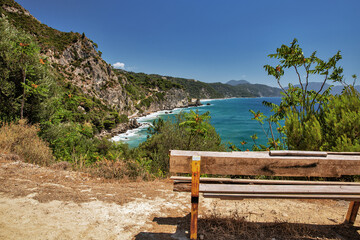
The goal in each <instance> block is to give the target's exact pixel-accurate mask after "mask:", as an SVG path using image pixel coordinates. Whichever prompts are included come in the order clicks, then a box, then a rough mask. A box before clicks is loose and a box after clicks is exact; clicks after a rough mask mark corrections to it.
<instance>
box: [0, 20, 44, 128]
mask: <svg viewBox="0 0 360 240" xmlns="http://www.w3.org/2000/svg"><path fill="white" fill-rule="evenodd" d="M0 63H1V64H0V83H1V86H0V99H1V101H4V102H5V101H6V102H7V104H6V106H5V104H4V106H1V107H0V118H1V119H3V120H7V121H11V120H12V119H15V118H18V117H19V115H20V118H24V112H25V107H26V106H25V105H26V102H27V100H29V101H30V100H31V101H33V104H32V106H31V108H36V107H39V106H36V103H38V102H40V101H39V99H40V98H42V97H44V96H45V95H46V92H47V90H48V88H49V86H48V82H46V81H47V80H48V75H47V74H46V73H47V70H46V67H45V66H44V65H45V62H44V59H43V58H41V56H40V48H39V46H38V45H37V44H36V43H35V41H34V40H33V38H32V36H30V35H29V34H26V33H25V32H22V31H19V30H17V29H16V28H15V27H14V26H12V25H11V24H10V23H9V22H8V21H7V19H5V18H0ZM45 82H46V84H45ZM2 105H3V104H2ZM30 111H31V110H30Z"/></svg>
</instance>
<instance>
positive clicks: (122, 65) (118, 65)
mask: <svg viewBox="0 0 360 240" xmlns="http://www.w3.org/2000/svg"><path fill="white" fill-rule="evenodd" d="M113 67H114V68H117V69H119V68H121V69H125V63H122V62H116V63H114V64H113Z"/></svg>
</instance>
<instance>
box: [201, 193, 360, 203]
mask: <svg viewBox="0 0 360 240" xmlns="http://www.w3.org/2000/svg"><path fill="white" fill-rule="evenodd" d="M203 197H204V198H220V199H223V200H242V199H245V198H246V199H249V198H253V199H256V198H262V199H332V200H346V201H354V200H360V196H359V195H319V194H314V195H309V194H308V195H303V194H224V193H204V194H203Z"/></svg>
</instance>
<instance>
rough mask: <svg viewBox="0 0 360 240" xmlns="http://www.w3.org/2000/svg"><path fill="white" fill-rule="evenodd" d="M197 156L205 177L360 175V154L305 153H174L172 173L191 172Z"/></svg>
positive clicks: (172, 152) (171, 163) (171, 164)
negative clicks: (206, 175)
mask: <svg viewBox="0 0 360 240" xmlns="http://www.w3.org/2000/svg"><path fill="white" fill-rule="evenodd" d="M193 156H200V157H201V168H200V172H201V174H218V175H253V176H256V175H264V176H289V177H296V176H301V177H304V176H308V177H340V176H342V175H360V153H331V152H305V151H271V152H203V151H182V150H171V151H170V172H171V173H191V161H192V157H193Z"/></svg>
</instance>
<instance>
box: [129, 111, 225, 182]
mask: <svg viewBox="0 0 360 240" xmlns="http://www.w3.org/2000/svg"><path fill="white" fill-rule="evenodd" d="M201 116H202V115H200V118H201ZM195 117H196V115H195ZM208 120H209V119H208V118H207V119H204V122H203V124H200V125H201V126H200V127H199V128H198V127H197V126H194V128H193V129H194V131H191V130H189V125H186V124H182V123H186V122H187V121H191V117H188V116H187V115H186V114H184V113H180V114H179V115H177V116H176V118H175V119H170V118H169V119H168V120H166V121H163V120H161V119H159V120H157V121H154V122H153V127H152V128H150V130H149V134H152V136H151V137H149V138H148V140H147V141H146V142H144V143H142V144H140V146H139V147H138V148H137V149H136V150H135V152H136V153H137V156H138V159H141V160H140V161H141V162H144V163H145V165H146V166H147V167H148V169H149V172H151V173H152V174H154V175H156V176H166V175H167V174H168V172H169V150H172V149H178V150H199V151H226V147H225V145H223V144H221V138H220V136H219V135H218V134H217V133H216V131H215V128H214V127H213V126H211V125H210V124H209V122H208ZM190 128H192V126H190ZM198 129H203V132H202V133H199V132H198V131H197V130H198ZM189 139H190V140H189Z"/></svg>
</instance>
